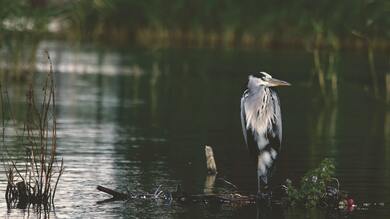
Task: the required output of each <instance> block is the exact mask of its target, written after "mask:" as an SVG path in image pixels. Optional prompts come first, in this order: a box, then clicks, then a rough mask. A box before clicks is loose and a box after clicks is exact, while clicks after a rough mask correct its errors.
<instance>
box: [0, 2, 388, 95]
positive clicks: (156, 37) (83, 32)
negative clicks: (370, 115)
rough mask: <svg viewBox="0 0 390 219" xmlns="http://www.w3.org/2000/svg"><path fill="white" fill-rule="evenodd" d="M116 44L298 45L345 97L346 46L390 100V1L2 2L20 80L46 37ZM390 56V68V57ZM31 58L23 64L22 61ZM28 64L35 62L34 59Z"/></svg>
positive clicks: (324, 90)
mask: <svg viewBox="0 0 390 219" xmlns="http://www.w3.org/2000/svg"><path fill="white" fill-rule="evenodd" d="M51 39H54V40H61V41H70V42H72V43H80V44H83V43H87V44H90V43H96V44H99V45H103V46H108V47H115V48H129V47H132V46H136V47H143V48H152V49H154V48H188V47H190V48H238V49H242V48H243V49H259V48H271V49H292V48H293V49H295V48H298V49H300V50H304V51H306V52H308V53H310V54H311V55H312V60H313V67H312V68H313V77H312V79H311V80H312V81H313V82H314V84H315V85H318V87H319V89H320V91H321V94H322V96H324V97H326V98H324V99H331V100H332V101H333V100H337V98H338V81H339V69H338V66H339V65H340V50H341V49H343V50H344V49H345V50H358V51H359V52H363V53H365V56H366V57H367V58H366V60H367V63H368V66H369V67H368V69H367V72H368V75H369V77H370V82H371V88H370V90H371V91H372V93H373V94H374V96H375V97H380V98H379V99H383V97H384V98H385V99H386V102H390V74H389V73H388V72H383V71H380V72H378V70H377V67H376V60H377V55H378V54H380V56H381V57H383V53H388V51H389V49H390V1H388V0H345V1H336V0H327V1H325V0H321V1H312V0H294V1H287V0H275V1H265V0H241V1H233V0H197V1H195V0H190V1H189V0H170V1H161V0H144V1H139V0H83V1H70V0H56V1H55V0H1V1H0V50H1V51H2V52H3V53H5V54H7V55H6V57H5V58H3V63H0V64H1V69H2V70H1V71H0V76H1V75H2V74H3V73H2V72H3V71H4V70H3V69H4V65H6V67H5V69H6V71H7V72H12V74H11V76H12V77H13V78H16V79H17V80H20V79H22V78H23V77H25V76H26V75H28V74H23V71H25V70H26V69H33V68H34V64H35V61H36V60H35V59H36V50H37V47H38V45H39V43H40V42H41V41H42V40H51ZM384 56H385V57H387V59H388V61H386V62H388V65H389V66H390V56H389V55H388V54H385V55H384ZM22 63H23V64H22ZM26 63H27V64H26Z"/></svg>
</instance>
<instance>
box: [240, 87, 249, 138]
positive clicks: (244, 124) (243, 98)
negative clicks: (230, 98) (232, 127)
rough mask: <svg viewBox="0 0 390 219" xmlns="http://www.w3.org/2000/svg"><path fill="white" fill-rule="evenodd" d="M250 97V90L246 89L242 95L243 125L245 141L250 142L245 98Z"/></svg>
mask: <svg viewBox="0 0 390 219" xmlns="http://www.w3.org/2000/svg"><path fill="white" fill-rule="evenodd" d="M247 97H248V90H245V92H244V94H243V95H242V97H241V127H242V134H243V135H244V139H245V143H246V144H248V136H247V130H246V115H245V99H246V98H247Z"/></svg>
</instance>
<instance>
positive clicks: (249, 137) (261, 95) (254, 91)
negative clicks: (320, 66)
mask: <svg viewBox="0 0 390 219" xmlns="http://www.w3.org/2000/svg"><path fill="white" fill-rule="evenodd" d="M288 85H290V84H289V83H287V82H285V81H281V80H278V79H274V78H272V76H271V75H269V74H267V73H265V72H260V74H256V75H250V76H249V81H248V89H247V90H245V92H244V94H243V96H242V98H241V124H242V131H243V134H244V139H245V143H246V144H247V146H248V149H249V153H250V154H251V156H253V157H254V158H255V160H256V163H257V184H258V187H257V193H258V195H259V197H263V196H264V195H265V193H261V191H262V190H263V189H267V187H268V179H269V177H270V176H271V173H272V169H273V166H274V161H275V160H276V157H277V155H278V153H279V151H280V147H281V141H282V115H281V113H280V104H279V98H278V95H277V94H276V92H275V91H274V90H273V88H272V87H276V86H288Z"/></svg>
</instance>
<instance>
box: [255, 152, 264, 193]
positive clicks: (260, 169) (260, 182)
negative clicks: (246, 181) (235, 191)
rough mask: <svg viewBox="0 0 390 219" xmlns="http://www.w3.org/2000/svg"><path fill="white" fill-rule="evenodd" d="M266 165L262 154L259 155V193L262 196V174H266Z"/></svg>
mask: <svg viewBox="0 0 390 219" xmlns="http://www.w3.org/2000/svg"><path fill="white" fill-rule="evenodd" d="M264 171H265V166H264V164H263V161H262V159H261V156H260V155H258V156H257V195H258V196H259V197H260V196H261V189H262V185H261V184H262V176H263V175H264Z"/></svg>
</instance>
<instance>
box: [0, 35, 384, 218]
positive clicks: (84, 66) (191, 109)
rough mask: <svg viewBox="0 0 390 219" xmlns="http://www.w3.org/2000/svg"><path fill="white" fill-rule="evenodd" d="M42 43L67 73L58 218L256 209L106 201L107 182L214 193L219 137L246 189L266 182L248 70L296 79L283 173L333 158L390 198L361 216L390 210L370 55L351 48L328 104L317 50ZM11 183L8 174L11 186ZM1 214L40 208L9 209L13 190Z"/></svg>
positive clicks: (229, 175) (362, 195)
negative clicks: (257, 159) (209, 172)
mask: <svg viewBox="0 0 390 219" xmlns="http://www.w3.org/2000/svg"><path fill="white" fill-rule="evenodd" d="M40 48H48V49H49V52H50V54H51V56H52V58H53V61H54V66H55V70H56V72H57V73H56V82H57V115H58V152H59V157H63V158H64V162H65V168H66V169H65V173H64V175H63V177H62V179H61V181H60V184H59V188H58V191H57V194H56V200H55V206H56V207H55V210H54V211H52V212H50V214H49V216H50V217H53V218H114V217H119V218H140V217H141V218H154V217H162V218H214V217H219V218H226V217H229V218H230V217H231V218H254V217H256V216H257V214H258V209H257V208H256V206H247V207H229V206H222V207H220V208H215V207H209V206H204V205H190V206H181V205H177V204H175V205H168V204H166V203H156V202H153V201H152V202H151V201H134V202H123V201H118V202H110V203H105V204H97V201H101V200H104V199H106V198H109V196H107V195H105V194H102V193H101V192H98V191H97V190H96V186H97V185H103V186H107V187H110V188H116V189H118V190H122V191H125V190H126V189H129V190H130V191H148V192H149V191H153V190H155V189H156V188H157V187H158V186H159V185H162V187H163V189H165V190H171V191H173V190H174V189H175V187H176V185H177V184H181V185H182V188H183V189H184V190H185V191H187V192H194V193H202V192H203V187H204V181H205V177H206V170H205V159H204V145H205V144H207V145H212V146H213V148H214V153H215V156H216V162H217V166H218V169H219V174H220V176H221V177H224V178H226V179H228V180H229V181H231V182H233V183H234V184H236V185H237V186H238V187H239V188H240V190H242V191H244V192H248V193H250V192H254V191H255V189H256V182H255V172H253V171H252V167H251V163H250V161H249V159H248V154H247V151H246V148H245V146H244V142H243V137H242V133H241V124H240V117H239V101H240V97H241V94H242V92H243V90H244V88H245V83H246V80H247V75H248V73H251V72H255V71H259V70H263V71H267V72H269V73H271V74H273V76H275V77H277V78H280V79H283V80H286V81H288V82H291V83H292V84H293V86H291V87H288V88H281V89H278V92H279V96H280V99H281V102H282V115H283V146H282V147H283V148H282V155H281V157H280V159H279V161H278V164H277V169H276V172H275V176H274V182H275V184H278V183H281V182H283V181H284V180H285V179H286V178H290V179H292V180H293V181H297V180H298V179H299V178H300V177H301V176H302V175H303V174H304V173H305V172H306V171H307V170H309V169H310V168H314V167H316V166H317V165H318V164H319V162H320V161H321V160H322V159H323V158H325V157H331V158H334V159H335V160H336V165H337V177H338V179H339V180H340V182H341V185H342V189H343V190H347V191H349V192H350V193H351V195H352V196H353V197H354V199H355V200H356V201H357V202H384V203H385V207H383V208H380V209H373V210H369V211H357V212H355V213H354V217H356V218H368V217H369V218H388V217H389V216H390V213H389V212H390V204H389V203H390V198H389V197H390V111H389V110H388V109H387V108H386V107H385V106H384V104H383V103H381V102H378V101H375V100H374V99H373V97H372V95H371V94H370V92H368V91H367V90H368V89H369V86H370V82H369V74H368V65H367V63H366V62H365V58H364V54H348V53H345V54H342V55H341V57H342V58H341V60H342V61H341V62H340V63H342V64H340V66H339V69H340V71H341V74H340V78H339V81H340V83H339V90H338V94H339V100H338V103H337V104H330V105H329V106H325V105H324V104H323V103H322V101H321V99H320V93H319V92H318V90H317V89H315V88H313V86H310V85H309V82H310V80H309V78H310V77H311V75H312V73H311V72H312V68H313V67H312V57H311V55H310V54H309V53H306V52H302V51H247V50H207V49H155V50H142V49H134V48H133V49H128V50H113V49H101V48H95V47H93V46H88V47H83V48H81V49H80V48H73V47H71V46H69V45H64V44H62V43H58V42H44V43H42V44H41V45H40ZM38 60H40V61H39V62H38V64H37V67H38V69H40V70H41V71H44V70H45V67H46V66H45V65H44V64H42V63H43V61H42V60H43V56H42V54H40V53H38ZM383 60H384V59H383ZM383 60H382V59H381V56H379V59H378V66H379V67H378V69H377V70H378V72H384V71H386V70H388V69H386V65H385V64H383V63H385V62H384V61H383ZM37 84H38V83H37ZM8 86H9V89H10V93H11V96H12V102H13V103H14V104H15V105H16V106H21V105H22V103H23V98H24V93H23V85H21V84H20V83H10V84H9V85H8ZM39 86H40V85H39ZM39 86H38V85H37V87H39ZM17 109H18V110H19V107H18V108H17ZM19 114H20V115H22V113H19ZM15 148H16V149H15ZM15 148H14V150H11V151H17V147H16V146H15ZM5 187H6V179H5V175H4V174H1V175H0V197H4V190H5ZM0 215H3V217H9V218H14V217H15V218H16V217H26V216H27V215H30V216H33V217H35V216H36V215H35V213H34V212H33V210H30V211H27V210H17V209H11V210H7V207H6V204H5V201H4V199H3V200H2V201H1V202H0ZM267 215H268V216H269V217H273V218H302V217H308V218H326V217H327V214H326V212H324V211H322V210H304V209H283V210H281V209H274V210H272V211H271V212H268V213H267Z"/></svg>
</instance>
